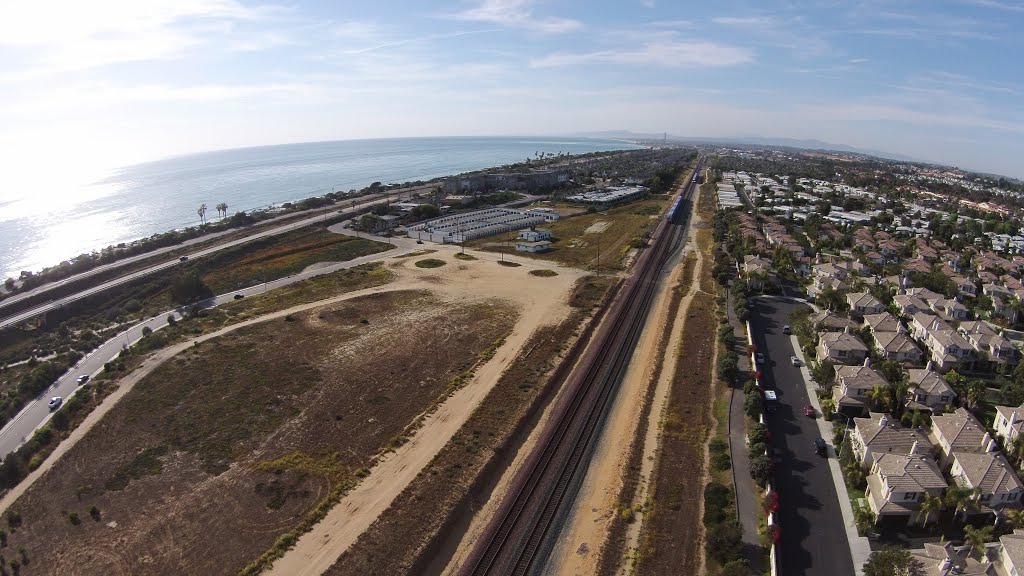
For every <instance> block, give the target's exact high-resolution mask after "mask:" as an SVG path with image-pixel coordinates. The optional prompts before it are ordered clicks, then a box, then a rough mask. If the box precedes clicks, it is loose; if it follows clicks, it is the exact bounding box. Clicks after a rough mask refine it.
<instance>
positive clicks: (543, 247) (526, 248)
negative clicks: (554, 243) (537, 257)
mask: <svg viewBox="0 0 1024 576" xmlns="http://www.w3.org/2000/svg"><path fill="white" fill-rule="evenodd" d="M548 250H551V242H550V241H548V240H538V241H536V242H530V241H528V240H520V241H518V242H516V252H547V251H548Z"/></svg>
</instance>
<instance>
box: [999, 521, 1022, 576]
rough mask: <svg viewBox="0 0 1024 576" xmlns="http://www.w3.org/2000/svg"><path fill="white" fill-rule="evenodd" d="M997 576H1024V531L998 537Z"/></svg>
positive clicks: (1018, 530) (1015, 531)
mask: <svg viewBox="0 0 1024 576" xmlns="http://www.w3.org/2000/svg"><path fill="white" fill-rule="evenodd" d="M999 568H1000V569H1001V572H1000V575H999V576H1024V530H1020V529H1017V530H1014V531H1013V533H1012V534H1004V535H1002V536H1000V537H999Z"/></svg>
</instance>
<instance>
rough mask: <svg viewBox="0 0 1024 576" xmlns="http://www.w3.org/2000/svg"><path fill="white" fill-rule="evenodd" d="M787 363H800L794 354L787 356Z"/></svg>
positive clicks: (795, 364)
mask: <svg viewBox="0 0 1024 576" xmlns="http://www.w3.org/2000/svg"><path fill="white" fill-rule="evenodd" d="M789 363H790V364H792V365H793V366H799V365H800V359H799V358H797V357H796V356H790V357H789Z"/></svg>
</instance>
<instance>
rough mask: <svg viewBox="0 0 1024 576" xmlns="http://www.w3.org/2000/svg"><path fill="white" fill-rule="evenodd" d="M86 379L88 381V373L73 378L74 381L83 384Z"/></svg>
mask: <svg viewBox="0 0 1024 576" xmlns="http://www.w3.org/2000/svg"><path fill="white" fill-rule="evenodd" d="M88 381H89V375H88V374H82V375H81V376H79V377H78V378H75V382H78V383H79V384H85V383H86V382H88Z"/></svg>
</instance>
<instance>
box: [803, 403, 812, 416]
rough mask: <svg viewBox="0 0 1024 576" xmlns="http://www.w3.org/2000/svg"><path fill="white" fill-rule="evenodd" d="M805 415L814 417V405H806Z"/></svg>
mask: <svg viewBox="0 0 1024 576" xmlns="http://www.w3.org/2000/svg"><path fill="white" fill-rule="evenodd" d="M804 416H810V417H811V418H814V406H811V405H810V404H808V405H807V406H804Z"/></svg>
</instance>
